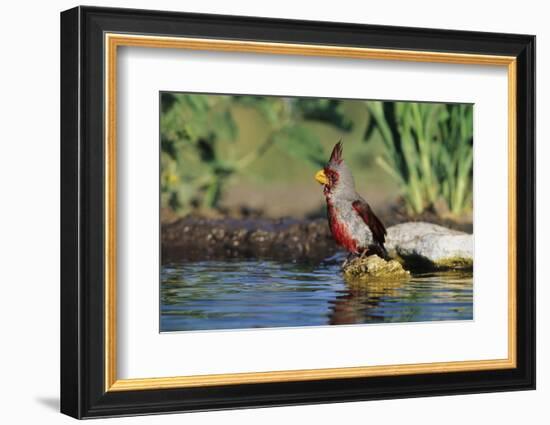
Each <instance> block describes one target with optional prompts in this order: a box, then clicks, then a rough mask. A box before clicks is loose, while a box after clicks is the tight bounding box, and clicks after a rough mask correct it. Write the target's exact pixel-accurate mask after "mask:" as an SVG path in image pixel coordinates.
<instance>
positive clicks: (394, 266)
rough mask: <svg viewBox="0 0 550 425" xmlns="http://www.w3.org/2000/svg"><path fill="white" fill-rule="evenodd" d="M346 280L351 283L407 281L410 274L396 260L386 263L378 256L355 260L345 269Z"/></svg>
mask: <svg viewBox="0 0 550 425" xmlns="http://www.w3.org/2000/svg"><path fill="white" fill-rule="evenodd" d="M343 272H344V278H346V280H351V281H358V280H359V281H367V282H368V281H380V280H404V279H405V280H406V279H408V278H409V277H410V273H409V272H408V271H407V270H405V269H404V268H403V266H402V265H401V263H399V262H398V261H396V260H389V261H386V260H384V259H382V258H380V257H379V256H378V255H370V256H368V257H365V258H354V259H353V260H351V261H349V262H348V263H347V264H346V265H345V266H344V267H343Z"/></svg>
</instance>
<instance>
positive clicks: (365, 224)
mask: <svg viewBox="0 0 550 425" xmlns="http://www.w3.org/2000/svg"><path fill="white" fill-rule="evenodd" d="M315 180H317V181H318V182H319V183H321V184H322V185H323V193H324V195H325V198H326V201H327V214H328V223H329V226H330V231H331V233H332V237H333V238H334V240H335V241H336V243H337V244H338V245H340V246H341V247H343V248H344V249H346V251H348V252H349V256H348V259H350V258H351V257H352V256H357V255H360V256H361V257H363V256H365V255H366V254H367V251H368V252H369V254H378V255H379V256H380V257H382V258H385V259H387V258H388V253H387V251H386V248H385V247H384V242H385V241H386V228H385V227H384V225H383V224H382V222H381V221H380V219H379V218H378V217H376V215H374V213H373V212H372V209H371V207H370V206H369V204H367V202H366V201H365V200H364V199H363V198H361V196H360V195H359V194H358V193H357V192H356V191H355V182H354V180H353V175H352V174H351V171H350V169H349V168H348V166H347V165H346V164H345V163H344V159H343V158H342V142H338V143H337V144H336V146H334V149H333V150H332V154H331V155H330V160H329V162H328V164H327V165H326V166H325V168H323V169H322V170H319V171H318V172H317V174H315ZM346 262H347V260H346ZM344 264H345V263H344Z"/></svg>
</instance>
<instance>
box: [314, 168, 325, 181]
mask: <svg viewBox="0 0 550 425" xmlns="http://www.w3.org/2000/svg"><path fill="white" fill-rule="evenodd" d="M315 180H317V181H318V182H319V183H321V184H328V178H327V175H326V174H325V170H319V171H317V173H316V174H315Z"/></svg>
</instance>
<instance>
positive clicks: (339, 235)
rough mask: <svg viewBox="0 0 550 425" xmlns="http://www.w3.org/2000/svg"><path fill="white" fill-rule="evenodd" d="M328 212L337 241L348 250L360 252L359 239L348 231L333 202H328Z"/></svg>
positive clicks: (330, 225)
mask: <svg viewBox="0 0 550 425" xmlns="http://www.w3.org/2000/svg"><path fill="white" fill-rule="evenodd" d="M327 212H328V223H329V227H330V232H331V233H332V237H333V238H334V240H335V241H336V243H337V244H338V245H340V246H342V247H343V248H345V249H346V250H347V251H348V252H353V253H358V249H357V248H358V247H357V241H356V240H355V239H354V238H353V237H352V235H351V234H350V232H349V231H348V227H347V225H346V223H344V222H343V221H342V220H339V219H338V215H337V214H336V210H335V207H334V205H332V203H331V202H327Z"/></svg>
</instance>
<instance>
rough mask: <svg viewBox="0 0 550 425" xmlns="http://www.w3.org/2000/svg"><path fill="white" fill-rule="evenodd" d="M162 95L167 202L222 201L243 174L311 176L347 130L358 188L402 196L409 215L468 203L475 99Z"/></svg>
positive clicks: (209, 205) (464, 208) (460, 208)
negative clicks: (423, 100)
mask: <svg viewBox="0 0 550 425" xmlns="http://www.w3.org/2000/svg"><path fill="white" fill-rule="evenodd" d="M160 101H161V116H160V134H161V205H162V207H164V208H168V209H170V210H172V211H174V212H176V213H177V214H178V215H183V214H186V213H188V212H190V211H191V210H201V211H204V210H209V209H216V208H218V207H219V206H220V201H221V200H222V198H223V195H224V194H225V193H227V189H228V185H232V186H231V187H234V185H235V184H236V182H237V183H238V182H241V183H242V182H243V181H248V182H250V181H252V180H251V179H254V181H255V182H256V183H257V184H271V183H273V182H274V181H276V180H277V179H278V180H280V181H289V182H290V181H296V182H297V183H298V182H303V181H305V180H307V181H308V182H313V180H312V179H311V178H308V176H309V175H310V174H312V173H311V172H312V171H314V169H316V168H318V167H322V166H324V165H325V164H326V161H327V160H328V153H329V152H330V149H331V148H332V146H333V145H334V143H335V142H336V141H337V140H338V139H339V138H340V137H342V136H344V139H345V141H344V145H345V152H346V159H347V161H348V162H349V163H350V165H351V167H352V168H353V170H354V175H355V177H356V181H357V182H358V185H359V188H361V189H363V190H364V189H365V187H367V188H368V190H369V192H370V193H371V194H372V193H373V192H374V191H378V193H383V194H384V195H385V197H384V199H395V198H397V197H398V196H400V197H401V198H402V199H403V200H404V204H405V206H406V208H407V211H408V213H409V214H411V215H415V214H420V213H422V212H423V211H424V210H426V209H429V208H432V207H434V206H436V205H438V208H439V211H441V209H440V206H441V205H442V204H443V205H444V206H445V208H446V210H448V212H449V213H450V214H451V215H455V216H459V215H462V214H464V213H469V212H471V208H472V178H473V177H472V174H473V173H472V167H473V161H472V155H473V149H472V137H473V136H472V132H473V107H472V106H471V105H458V104H438V103H416V102H381V101H362V100H339V99H318V98H288V97H276V96H237V95H234V96H228V95H207V94H187V93H168V92H163V93H161V98H160ZM354 140H355V142H353V141H354ZM361 141H366V142H368V145H367V146H368V148H365V145H364V144H361V143H359V142H361ZM382 170H385V171H386V172H387V173H383V172H382ZM392 180H393V181H394V182H395V183H393V182H392ZM312 184H314V183H312ZM289 187H290V190H291V189H292V184H290V186H289ZM306 189H307V187H306ZM397 189H398V192H396V190H397ZM307 190H308V189H307ZM388 190H389V192H388ZM297 193H298V192H297ZM308 193H309V191H308ZM298 196H299V195H298ZM276 201H277V200H276Z"/></svg>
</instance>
